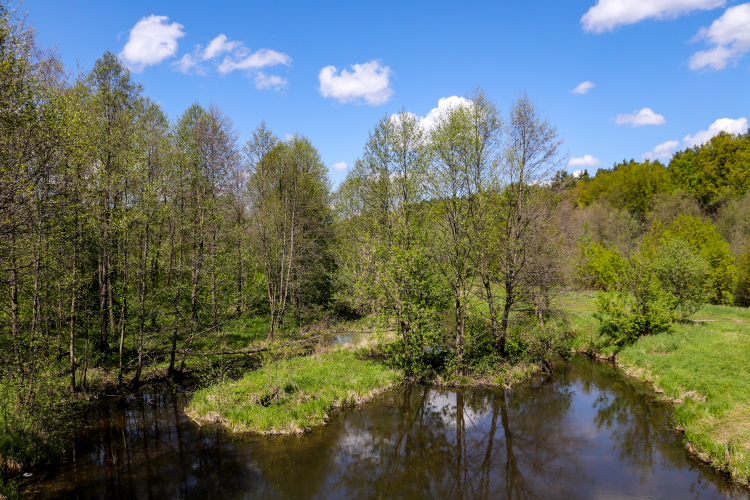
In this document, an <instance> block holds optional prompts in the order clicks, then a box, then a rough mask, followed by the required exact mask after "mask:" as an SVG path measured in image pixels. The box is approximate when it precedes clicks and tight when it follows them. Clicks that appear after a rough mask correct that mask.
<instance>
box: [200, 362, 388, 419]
mask: <svg viewBox="0 0 750 500" xmlns="http://www.w3.org/2000/svg"><path fill="white" fill-rule="evenodd" d="M402 379H403V373H402V372H401V371H399V370H394V369H390V368H388V367H386V366H385V365H383V364H381V363H378V362H376V361H372V360H367V359H362V358H360V357H358V356H357V355H356V354H355V353H354V352H352V351H349V350H345V349H338V350H335V351H333V352H330V353H325V354H319V355H317V356H309V357H303V358H293V359H290V360H279V361H274V362H272V363H270V364H269V365H268V366H266V367H264V368H262V369H260V370H257V371H254V372H250V373H247V374H246V375H245V376H244V378H242V379H240V380H238V381H227V382H221V383H218V384H215V385H213V386H210V387H208V388H206V389H203V390H201V391H198V392H196V393H195V394H194V395H193V398H192V401H191V403H190V406H189V407H188V408H187V414H188V415H189V416H190V417H191V418H193V419H194V420H196V421H198V422H201V423H204V422H205V423H209V422H210V423H221V424H222V425H224V426H225V427H227V428H230V429H232V430H234V431H236V432H251V433H257V434H291V433H301V432H304V431H305V430H308V429H310V428H312V427H315V426H319V425H323V424H325V422H326V421H327V420H328V418H329V415H330V413H331V411H333V410H335V409H336V408H341V407H345V406H350V405H355V404H359V403H364V402H366V401H369V400H371V399H372V398H373V397H375V396H376V395H378V394H380V393H382V392H383V391H385V390H387V389H389V388H391V387H393V386H394V385H396V384H398V383H399V382H400V381H401V380H402Z"/></svg>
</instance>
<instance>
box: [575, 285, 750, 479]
mask: <svg viewBox="0 0 750 500" xmlns="http://www.w3.org/2000/svg"><path fill="white" fill-rule="evenodd" d="M566 306H567V309H568V312H569V318H570V322H571V324H572V330H573V331H574V333H575V334H576V338H575V340H574V342H573V348H574V349H575V350H578V351H582V352H587V353H589V354H610V350H611V348H609V350H608V347H607V342H606V339H604V338H601V337H600V336H599V335H598V334H597V332H596V329H597V326H598V322H597V320H596V318H594V317H593V313H594V312H595V310H596V305H595V302H594V299H593V296H591V294H581V293H577V294H571V296H570V300H569V301H568V303H567V304H566ZM748 360H750V309H746V308H740V307H728V306H715V305H705V306H703V307H702V308H701V309H700V310H699V311H698V312H697V313H696V314H694V315H693V316H691V317H690V319H689V320H688V321H685V322H683V323H675V324H673V325H672V332H669V333H662V334H659V335H651V336H644V337H641V338H640V339H638V340H637V341H636V342H635V343H634V344H633V345H630V346H628V347H625V348H624V349H623V350H622V351H621V352H619V353H618V354H617V361H618V363H619V364H620V366H621V367H622V368H623V369H625V370H626V372H627V373H629V374H631V375H634V376H637V377H639V378H641V379H646V380H651V381H653V382H654V386H655V388H656V390H657V392H659V393H661V394H662V396H661V397H662V398H663V399H665V400H667V401H671V402H673V403H674V404H675V426H677V427H679V428H681V429H683V430H684V432H685V440H686V443H687V446H688V447H689V448H690V449H691V450H692V451H693V452H695V453H696V454H697V455H698V456H699V457H700V458H701V459H703V460H705V461H707V462H710V463H712V464H713V465H714V466H715V467H717V468H718V469H721V470H724V471H726V472H729V473H730V474H732V476H733V477H734V478H735V479H736V480H737V481H738V482H740V483H744V484H748V483H750V364H748Z"/></svg>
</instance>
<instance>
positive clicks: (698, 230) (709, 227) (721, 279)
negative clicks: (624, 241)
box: [646, 215, 734, 304]
mask: <svg viewBox="0 0 750 500" xmlns="http://www.w3.org/2000/svg"><path fill="white" fill-rule="evenodd" d="M674 239H679V240H682V241H684V242H686V243H687V244H688V246H689V248H690V250H691V251H692V252H694V253H695V254H696V255H698V256H700V257H701V258H702V259H703V260H705V261H706V262H707V263H708V265H709V268H710V272H709V288H710V295H709V301H710V302H711V303H713V304H731V303H732V300H733V299H732V293H731V292H732V284H733V283H732V275H733V273H734V266H733V262H734V256H733V255H732V252H731V250H730V248H729V244H728V243H727V242H726V240H724V238H723V237H722V236H721V234H719V232H718V231H717V230H716V227H715V226H714V225H713V224H712V223H711V222H710V221H702V220H701V219H700V218H698V217H693V216H687V215H685V216H680V217H677V218H676V219H675V220H674V221H673V222H672V223H671V224H670V225H669V226H667V227H666V228H665V227H663V226H662V225H661V224H660V223H658V222H657V223H655V224H654V226H653V227H652V228H651V231H650V233H649V234H648V235H647V237H646V241H647V244H649V245H653V246H656V247H658V246H660V245H664V244H665V243H666V242H667V241H669V240H674Z"/></svg>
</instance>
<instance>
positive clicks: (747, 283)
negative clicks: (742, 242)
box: [734, 246, 750, 307]
mask: <svg viewBox="0 0 750 500" xmlns="http://www.w3.org/2000/svg"><path fill="white" fill-rule="evenodd" d="M734 290H735V291H734V300H735V302H736V304H737V305H738V306H743V307H750V246H749V247H748V248H747V250H745V253H743V254H742V256H741V257H740V258H739V259H738V260H737V281H736V284H735V289H734Z"/></svg>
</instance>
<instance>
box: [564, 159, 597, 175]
mask: <svg viewBox="0 0 750 500" xmlns="http://www.w3.org/2000/svg"><path fill="white" fill-rule="evenodd" d="M601 163H602V161H601V160H600V159H599V158H595V157H593V156H591V155H583V156H581V157H580V158H571V159H570V161H568V166H569V167H598V166H599V165H600V164H601ZM576 172H581V171H580V170H577V171H576ZM574 175H575V173H574ZM578 175H580V173H579V174H578Z"/></svg>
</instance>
